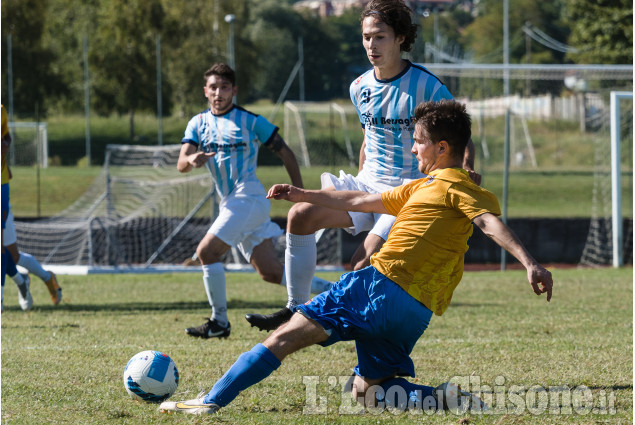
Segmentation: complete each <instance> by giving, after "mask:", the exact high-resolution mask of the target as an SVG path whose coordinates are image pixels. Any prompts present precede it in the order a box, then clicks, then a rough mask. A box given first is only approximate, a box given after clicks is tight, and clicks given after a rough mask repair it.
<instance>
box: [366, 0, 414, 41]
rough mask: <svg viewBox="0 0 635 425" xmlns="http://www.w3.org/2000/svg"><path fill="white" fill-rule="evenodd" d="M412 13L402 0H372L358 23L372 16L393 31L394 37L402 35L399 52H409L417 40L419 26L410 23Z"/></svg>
mask: <svg viewBox="0 0 635 425" xmlns="http://www.w3.org/2000/svg"><path fill="white" fill-rule="evenodd" d="M411 14H412V11H411V10H410V8H409V7H408V6H406V4H405V3H404V2H403V0H372V1H371V2H370V3H368V4H367V5H366V8H365V9H364V11H363V12H362V15H361V17H360V21H363V20H364V19H365V18H367V17H369V16H372V17H374V18H377V19H378V20H380V21H381V22H383V23H384V24H386V25H388V26H389V27H391V28H392V29H393V30H394V31H395V35H396V36H400V35H403V36H404V41H403V43H401V51H402V52H409V51H410V50H411V49H412V45H413V44H414V42H415V39H416V38H417V28H418V27H419V25H417V24H414V23H412V17H411Z"/></svg>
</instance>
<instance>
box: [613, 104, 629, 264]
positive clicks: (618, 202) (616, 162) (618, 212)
mask: <svg viewBox="0 0 635 425" xmlns="http://www.w3.org/2000/svg"><path fill="white" fill-rule="evenodd" d="M632 98H633V92H626V91H617V92H616V91H612V92H611V208H612V215H611V217H612V239H613V267H621V266H622V265H623V264H624V260H623V258H624V256H623V251H624V246H623V243H624V241H623V236H622V232H623V226H622V191H621V188H622V181H621V178H622V177H621V166H620V156H621V155H620V153H621V139H622V138H621V114H620V112H621V108H620V101H621V100H622V99H632Z"/></svg>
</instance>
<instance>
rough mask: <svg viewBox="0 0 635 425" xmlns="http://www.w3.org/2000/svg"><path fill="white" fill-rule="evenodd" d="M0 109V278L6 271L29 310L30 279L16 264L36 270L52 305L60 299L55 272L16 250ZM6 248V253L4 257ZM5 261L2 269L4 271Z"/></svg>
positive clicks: (6, 136)
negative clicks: (0, 164)
mask: <svg viewBox="0 0 635 425" xmlns="http://www.w3.org/2000/svg"><path fill="white" fill-rule="evenodd" d="M1 109H2V251H3V265H2V267H3V273H2V282H3V284H2V285H3V287H4V280H5V275H9V276H10V277H11V278H12V279H13V281H14V282H15V284H16V285H17V287H18V302H19V304H20V308H22V310H29V309H30V308H31V307H32V306H33V297H32V296H31V291H30V284H31V279H30V277H29V275H28V274H22V273H18V269H17V268H16V265H18V266H21V267H24V268H25V269H27V270H28V271H29V272H31V273H34V274H36V275H37V276H38V277H39V278H40V279H42V281H43V282H44V284H45V285H46V287H47V289H48V290H49V293H50V294H51V300H52V301H53V304H54V305H58V304H59V303H60V301H61V300H62V288H60V286H59V284H58V283H57V276H56V275H55V273H53V272H51V271H48V270H44V268H42V265H41V264H40V263H39V261H38V260H37V259H36V258H35V257H34V256H32V255H31V254H29V253H26V252H23V251H20V250H19V249H18V245H17V232H16V229H15V223H14V220H13V213H12V212H11V202H10V196H9V180H11V178H12V175H11V170H10V169H9V164H8V163H7V156H8V153H9V148H10V147H11V134H10V133H9V120H8V117H7V112H6V109H5V108H4V105H2V107H1ZM4 252H7V257H6V258H5V257H4ZM5 264H6V267H7V268H6V272H5V271H4V270H5V269H4V268H5Z"/></svg>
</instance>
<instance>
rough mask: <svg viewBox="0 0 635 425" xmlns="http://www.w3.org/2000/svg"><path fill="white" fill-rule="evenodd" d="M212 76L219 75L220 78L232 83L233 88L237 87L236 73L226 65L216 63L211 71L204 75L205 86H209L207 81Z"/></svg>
mask: <svg viewBox="0 0 635 425" xmlns="http://www.w3.org/2000/svg"><path fill="white" fill-rule="evenodd" d="M212 75H218V76H219V77H223V78H225V79H226V80H228V81H229V82H230V83H232V86H235V85H236V73H235V72H234V70H233V69H231V67H230V66H229V65H227V64H226V63H215V64H214V65H212V67H211V68H210V69H208V70H207V71H205V74H203V78H204V80H205V84H207V80H209V77H211V76H212Z"/></svg>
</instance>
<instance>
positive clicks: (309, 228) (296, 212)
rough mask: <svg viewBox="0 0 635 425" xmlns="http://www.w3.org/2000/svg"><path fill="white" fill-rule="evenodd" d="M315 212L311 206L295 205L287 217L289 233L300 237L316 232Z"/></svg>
mask: <svg viewBox="0 0 635 425" xmlns="http://www.w3.org/2000/svg"><path fill="white" fill-rule="evenodd" d="M314 212H315V209H314V208H312V205H311V204H307V203H306V202H299V203H297V204H294V205H293V206H292V207H291V209H289V214H288V215H287V232H289V233H293V234H300V235H302V234H309V233H313V232H314V231H315V230H316V229H315V213H314Z"/></svg>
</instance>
